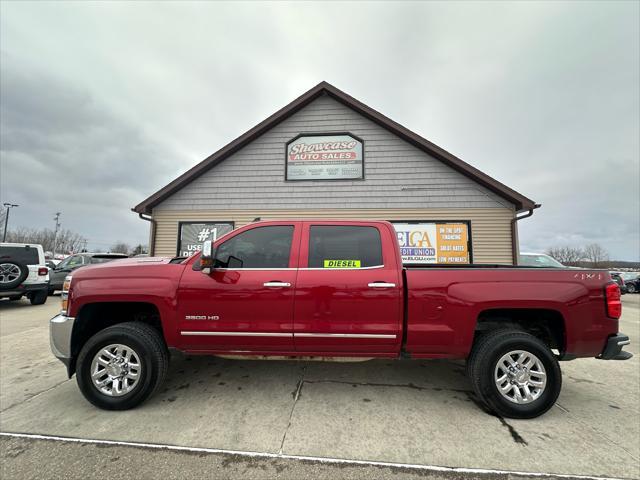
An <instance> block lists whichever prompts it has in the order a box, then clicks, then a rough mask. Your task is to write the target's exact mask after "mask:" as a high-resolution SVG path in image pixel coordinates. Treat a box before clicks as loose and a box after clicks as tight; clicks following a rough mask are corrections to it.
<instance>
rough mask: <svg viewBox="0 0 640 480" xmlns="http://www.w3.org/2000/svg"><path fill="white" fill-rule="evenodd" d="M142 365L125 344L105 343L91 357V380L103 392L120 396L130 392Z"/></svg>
mask: <svg viewBox="0 0 640 480" xmlns="http://www.w3.org/2000/svg"><path fill="white" fill-rule="evenodd" d="M141 373H142V365H141V364H140V357H139V356H138V354H137V353H136V352H135V350H134V349H133V348H131V347H128V346H127V345H122V344H120V343H114V344H111V345H107V346H106V347H104V348H103V349H101V350H100V351H98V353H96V354H95V356H94V357H93V361H92V362H91V380H92V381H93V385H94V386H95V387H96V388H97V389H98V390H99V391H100V392H101V393H103V394H105V395H108V396H110V397H120V396H122V395H125V394H127V393H129V392H131V391H132V390H133V389H134V388H135V386H136V385H137V384H138V381H139V380H140V374H141Z"/></svg>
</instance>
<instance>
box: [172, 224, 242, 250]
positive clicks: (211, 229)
mask: <svg viewBox="0 0 640 480" xmlns="http://www.w3.org/2000/svg"><path fill="white" fill-rule="evenodd" d="M232 230H233V222H180V223H179V224H178V251H177V256H178V257H189V256H191V255H193V254H194V253H197V252H199V251H200V249H201V248H202V242H204V241H205V240H212V241H216V240H217V239H218V238H220V237H221V236H223V235H225V234H227V233H229V232H230V231H232Z"/></svg>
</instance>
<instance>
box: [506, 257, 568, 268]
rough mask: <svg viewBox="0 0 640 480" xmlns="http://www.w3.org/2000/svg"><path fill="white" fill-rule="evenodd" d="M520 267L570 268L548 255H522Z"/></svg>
mask: <svg viewBox="0 0 640 480" xmlns="http://www.w3.org/2000/svg"><path fill="white" fill-rule="evenodd" d="M518 265H520V266H523V267H543V268H569V267H567V266H565V265H563V264H561V263H560V262H559V261H557V260H556V259H555V258H553V257H551V256H549V255H547V254H546V253H521V254H520V255H519V256H518Z"/></svg>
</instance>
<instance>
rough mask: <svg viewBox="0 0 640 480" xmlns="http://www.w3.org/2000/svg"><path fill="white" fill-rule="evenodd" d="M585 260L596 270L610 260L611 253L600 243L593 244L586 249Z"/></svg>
mask: <svg viewBox="0 0 640 480" xmlns="http://www.w3.org/2000/svg"><path fill="white" fill-rule="evenodd" d="M584 258H585V260H587V261H589V262H590V263H591V266H592V267H594V268H596V267H600V266H601V264H602V263H603V262H606V261H607V260H609V253H608V252H607V251H606V250H605V249H604V248H603V247H602V245H600V244H599V243H591V244H589V245H587V246H586V247H584Z"/></svg>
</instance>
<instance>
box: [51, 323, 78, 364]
mask: <svg viewBox="0 0 640 480" xmlns="http://www.w3.org/2000/svg"><path fill="white" fill-rule="evenodd" d="M75 320H76V319H75V318H74V317H67V316H66V315H63V314H62V313H59V314H58V315H56V316H55V317H53V318H52V319H51V320H49V343H50V344H51V351H52V352H53V354H54V355H55V356H56V358H58V359H59V360H60V361H61V362H62V363H64V364H65V366H66V367H67V372H70V369H69V368H70V365H71V334H72V332H73V323H74V322H75Z"/></svg>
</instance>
